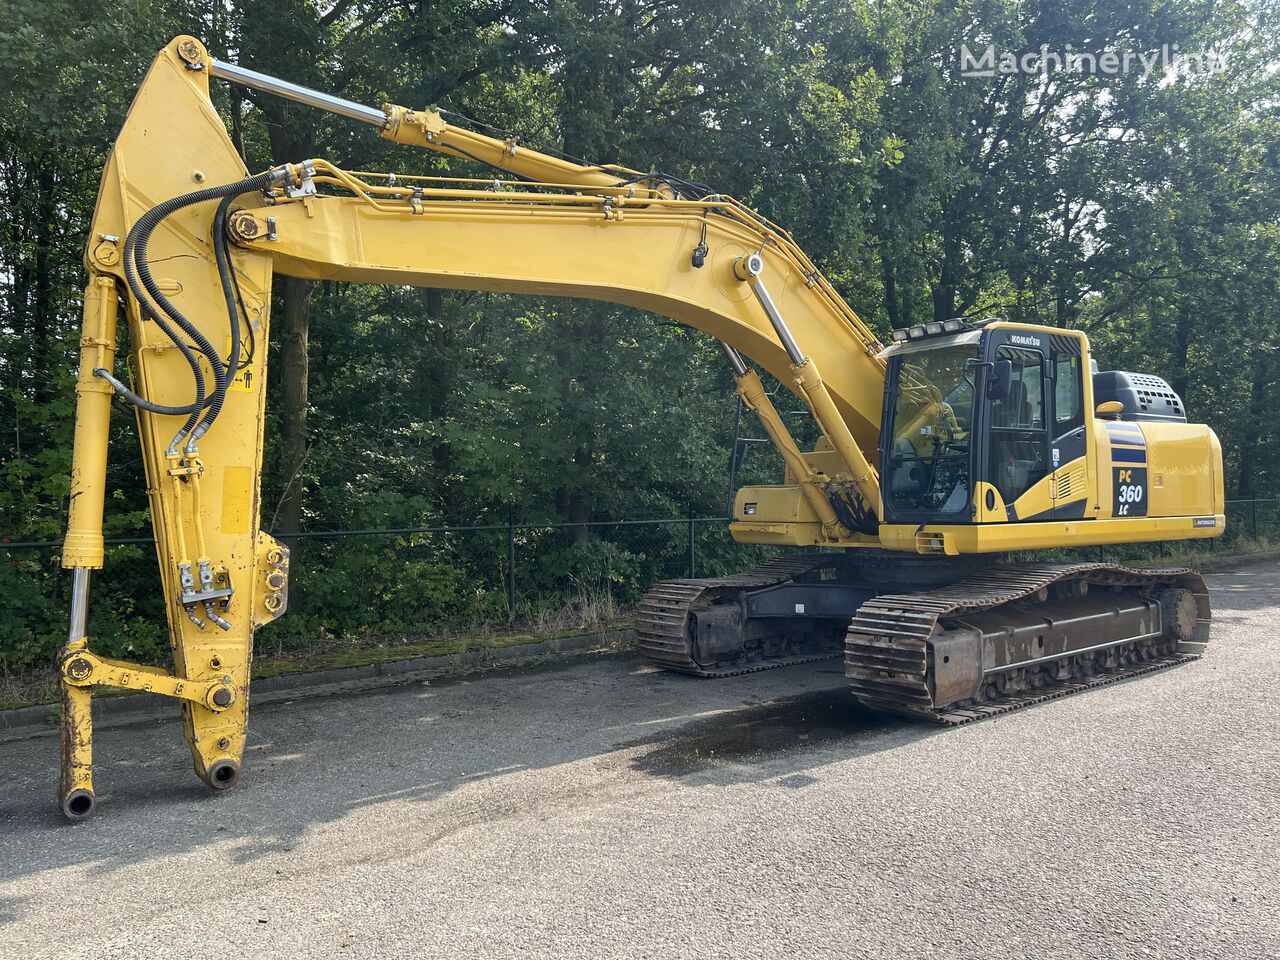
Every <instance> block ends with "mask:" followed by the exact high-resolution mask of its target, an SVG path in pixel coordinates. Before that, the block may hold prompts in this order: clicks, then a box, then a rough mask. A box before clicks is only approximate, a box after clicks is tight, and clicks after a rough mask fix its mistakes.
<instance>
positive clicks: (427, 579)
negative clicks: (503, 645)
mask: <svg viewBox="0 0 1280 960" xmlns="http://www.w3.org/2000/svg"><path fill="white" fill-rule="evenodd" d="M1226 509H1227V530H1226V533H1225V535H1224V536H1222V537H1219V538H1217V539H1214V540H1197V541H1170V542H1166V543H1152V544H1131V545H1123V546H1114V547H1106V548H1096V547H1091V548H1081V549H1076V550H1069V551H1068V550H1064V551H1058V553H1060V554H1062V555H1063V556H1064V557H1065V556H1070V557H1073V558H1079V559H1097V560H1111V561H1126V560H1127V561H1135V562H1156V563H1158V562H1160V561H1161V560H1162V559H1163V560H1170V559H1173V558H1181V557H1183V556H1186V555H1187V554H1188V553H1191V554H1194V555H1200V554H1207V553H1228V552H1234V551H1238V550H1241V549H1247V548H1250V547H1252V546H1253V545H1255V544H1257V545H1265V544H1266V543H1267V542H1268V541H1270V540H1273V539H1276V538H1278V537H1280V498H1267V499H1250V500H1230V501H1228V502H1227V508H1226ZM281 539H282V540H284V541H285V542H287V543H288V544H289V546H290V548H291V550H292V552H293V563H292V568H291V569H292V573H291V582H290V600H289V615H288V616H286V617H284V618H283V619H281V620H280V621H278V622H277V623H275V624H272V625H270V626H269V627H268V628H265V629H264V630H262V631H261V632H260V634H259V637H260V641H259V642H260V644H261V646H262V647H263V648H264V649H267V650H271V651H275V652H285V651H288V650H291V649H295V648H312V647H314V646H315V645H316V644H317V643H322V642H326V641H348V640H360V639H362V638H364V639H368V638H375V639H404V638H412V637H419V636H426V635H429V634H431V633H432V632H437V631H440V630H456V631H477V630H480V631H484V630H489V631H493V630H511V629H521V630H531V631H533V632H539V633H548V632H550V633H554V632H557V631H561V630H572V629H578V628H581V627H583V626H589V625H592V624H605V623H610V622H615V621H617V620H618V619H621V618H622V617H624V616H625V615H626V614H627V613H628V612H629V611H630V610H631V609H632V608H633V607H634V605H635V603H636V602H637V601H638V600H639V598H640V597H641V595H643V593H644V592H645V590H647V589H648V588H649V586H650V585H651V584H653V583H654V582H656V581H658V580H663V579H669V578H673V577H702V576H717V575H720V574H725V573H731V572H734V571H738V570H742V569H745V568H747V567H750V566H753V565H755V564H757V563H760V562H762V561H763V560H765V559H768V558H769V557H770V556H772V555H774V554H775V553H776V552H777V550H776V549H775V548H770V547H761V546H755V545H751V544H740V543H736V542H735V541H734V540H733V539H732V538H731V537H730V536H729V531H728V524H727V521H726V520H725V518H723V517H697V516H685V517H669V518H656V519H636V520H613V521H592V522H590V523H581V524H566V523H527V522H517V520H516V518H515V517H511V518H509V519H508V520H507V522H505V523H486V524H472V525H463V526H434V527H415V528H401V529H378V530H309V531H306V532H304V533H298V534H292V535H284V536H281ZM107 544H108V547H107V560H106V565H105V568H104V569H103V570H102V571H101V572H100V573H99V574H98V575H97V576H96V577H95V582H94V597H93V602H92V604H91V620H90V625H89V629H90V633H91V635H92V636H93V637H94V642H95V647H96V648H97V649H98V650H99V651H100V652H101V653H103V654H105V655H108V656H111V655H115V656H128V657H131V658H143V659H146V658H163V657H164V656H165V655H166V654H167V650H168V641H167V637H166V634H165V627H164V599H163V597H162V596H161V595H160V591H159V589H158V585H159V579H158V575H157V570H156V561H155V555H154V551H153V549H152V541H151V539H150V538H149V537H126V538H116V539H111V540H108V541H107ZM60 551H61V544H60V543H57V542H47V541H28V542H7V541H0V558H2V559H3V561H4V562H3V563H2V564H0V676H2V675H3V674H5V673H12V672H20V671H23V670H29V669H32V668H43V667H44V666H46V665H47V664H48V662H49V660H50V658H51V657H52V656H53V653H54V651H55V650H56V649H57V648H58V646H59V644H60V643H61V641H62V638H63V631H64V630H65V619H66V611H67V604H68V600H69V596H68V590H69V586H70V577H69V576H68V575H67V574H66V573H65V572H64V571H63V570H61V569H60V566H59V562H60Z"/></svg>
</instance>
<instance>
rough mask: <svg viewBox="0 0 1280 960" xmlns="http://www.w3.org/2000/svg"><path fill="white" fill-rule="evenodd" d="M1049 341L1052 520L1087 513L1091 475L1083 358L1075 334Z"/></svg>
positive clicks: (1078, 516) (1079, 516) (1076, 517)
mask: <svg viewBox="0 0 1280 960" xmlns="http://www.w3.org/2000/svg"><path fill="white" fill-rule="evenodd" d="M1049 341H1050V355H1049V359H1050V361H1051V364H1052V366H1051V369H1050V374H1051V379H1052V382H1053V389H1052V391H1051V396H1052V401H1053V403H1052V426H1051V429H1050V434H1051V440H1050V443H1049V464H1050V468H1051V469H1052V471H1053V473H1052V481H1051V483H1050V496H1051V498H1052V500H1053V519H1055V520H1071V519H1077V520H1078V519H1080V518H1082V517H1083V516H1084V508H1085V500H1086V498H1087V496H1088V477H1089V475H1088V470H1087V465H1086V462H1085V449H1086V438H1085V432H1084V431H1085V415H1084V414H1085V408H1084V402H1085V396H1084V358H1083V356H1082V354H1081V349H1080V340H1079V339H1077V338H1076V337H1067V336H1057V335H1054V336H1051V337H1049Z"/></svg>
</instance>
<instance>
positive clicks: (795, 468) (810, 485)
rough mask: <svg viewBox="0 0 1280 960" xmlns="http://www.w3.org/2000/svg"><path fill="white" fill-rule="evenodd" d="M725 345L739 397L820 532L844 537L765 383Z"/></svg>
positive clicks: (817, 479) (824, 495)
mask: <svg viewBox="0 0 1280 960" xmlns="http://www.w3.org/2000/svg"><path fill="white" fill-rule="evenodd" d="M724 349H725V353H727V354H728V355H729V362H730V363H731V364H733V371H734V376H735V379H736V380H737V385H738V396H740V397H741V398H742V402H743V403H744V404H745V405H746V407H747V409H748V410H751V411H753V412H754V413H755V415H756V416H757V417H759V418H760V423H761V425H762V426H763V427H764V432H765V433H767V434H768V435H769V439H770V440H771V441H773V445H774V447H775V448H776V449H777V451H778V453H780V454H781V455H782V459H783V461H784V462H785V463H786V465H787V467H788V468H789V469H790V470H791V472H792V474H794V475H795V477H796V478H797V479H798V480H799V481H800V490H801V493H803V494H804V498H805V500H807V501H808V502H809V506H810V507H812V508H813V512H814V513H815V514H817V517H818V520H819V521H820V522H821V523H822V532H823V533H825V534H826V535H827V536H828V537H830V538H831V539H832V540H844V539H847V538H848V537H849V536H850V535H851V534H852V531H850V530H848V529H847V528H845V527H844V525H843V524H841V523H840V521H839V519H838V518H837V517H836V512H835V509H834V508H833V507H832V506H831V501H830V500H828V499H827V497H826V494H825V493H823V492H822V490H820V489H819V486H820V485H821V484H822V481H821V480H820V479H819V478H818V477H817V476H816V475H815V474H814V472H813V468H812V467H810V466H809V464H808V462H807V461H806V460H805V458H804V454H802V453H801V452H800V447H799V446H797V445H796V442H795V439H794V438H793V437H792V436H791V433H790V431H789V430H787V426H786V424H784V423H783V422H782V417H780V416H779V415H778V411H777V409H776V408H775V407H774V405H773V402H772V401H771V400H770V399H769V394H768V393H767V392H766V391H765V389H764V384H763V383H761V382H760V377H759V375H757V374H756V372H755V371H754V370H751V369H750V368H748V367H747V365H746V364H745V363H743V361H742V357H740V356H739V355H738V351H737V350H735V349H733V347H731V346H729V345H728V344H727V343H726V344H724Z"/></svg>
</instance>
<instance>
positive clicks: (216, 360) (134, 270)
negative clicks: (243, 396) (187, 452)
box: [94, 170, 284, 437]
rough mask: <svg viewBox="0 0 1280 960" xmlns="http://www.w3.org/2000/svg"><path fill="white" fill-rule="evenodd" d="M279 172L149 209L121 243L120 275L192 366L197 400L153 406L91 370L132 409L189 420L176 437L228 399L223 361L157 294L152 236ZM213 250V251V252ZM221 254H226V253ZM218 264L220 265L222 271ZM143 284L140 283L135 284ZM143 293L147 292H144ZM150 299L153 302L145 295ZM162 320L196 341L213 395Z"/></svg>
mask: <svg viewBox="0 0 1280 960" xmlns="http://www.w3.org/2000/svg"><path fill="white" fill-rule="evenodd" d="M283 175H284V174H283V170H279V171H275V172H273V171H268V172H267V173H261V174H258V175H257V176H254V177H248V178H246V179H244V180H239V181H236V182H234V183H227V184H222V185H221V186H217V187H207V188H205V189H203V190H196V191H194V192H193V193H188V194H183V195H181V196H178V197H174V198H172V199H170V200H166V201H165V202H164V203H161V204H158V205H157V206H155V207H152V208H151V209H150V210H148V211H147V212H146V213H145V214H143V215H142V217H140V218H139V219H138V221H137V223H135V224H134V226H133V229H132V230H130V231H129V236H128V238H127V239H126V240H125V251H124V272H125V280H126V281H127V282H128V284H129V289H130V291H131V292H132V293H133V295H134V297H135V298H136V299H137V300H138V302H139V304H140V305H141V307H142V310H143V313H144V316H145V317H147V318H149V319H152V320H154V321H155V322H156V325H157V326H159V327H160V329H161V330H162V331H163V332H164V333H165V335H166V336H168V337H169V339H170V340H172V341H173V342H174V344H175V345H176V346H177V347H178V349H179V350H181V351H182V355H183V357H184V358H185V359H186V360H187V363H188V364H189V365H190V366H191V369H192V375H193V377H194V379H195V387H196V396H195V400H194V401H193V402H192V403H190V404H188V405H186V406H165V405H163V404H157V403H152V402H151V401H149V400H147V399H146V398H145V397H141V396H139V395H138V394H137V393H135V392H134V391H132V390H130V389H129V388H128V387H126V386H125V385H124V384H122V383H120V381H119V380H117V379H116V378H115V377H114V376H112V375H111V372H110V371H108V370H104V369H101V368H99V369H97V370H94V374H95V376H99V377H102V378H103V379H105V380H107V382H108V383H110V384H111V386H112V388H113V389H114V390H115V392H116V393H117V394H119V395H120V396H121V397H123V398H124V399H125V400H127V401H128V402H130V403H132V404H134V405H135V406H138V407H141V408H142V409H143V410H147V411H149V412H151V413H158V414H164V415H168V416H182V415H184V414H185V415H186V416H187V418H188V419H187V422H186V424H184V426H183V428H182V430H181V431H180V432H179V437H182V436H186V435H187V434H189V433H190V432H191V430H192V429H193V428H194V427H195V426H196V423H197V420H198V418H199V415H200V411H201V410H203V409H205V407H206V406H207V407H209V408H210V413H211V414H212V417H210V416H206V417H205V424H206V425H205V428H204V429H206V430H207V429H208V424H209V423H212V421H213V418H216V416H217V413H218V412H219V411H220V410H221V407H222V399H223V397H224V396H225V395H226V388H227V385H228V383H229V382H230V381H229V378H228V377H227V368H226V366H225V365H224V364H223V362H222V358H221V357H220V356H219V354H218V352H217V351H216V350H214V348H213V345H212V344H211V343H209V340H208V338H207V337H205V335H204V334H203V333H202V332H201V331H200V330H199V328H197V327H196V326H195V325H194V324H192V323H191V321H190V320H188V319H187V318H186V317H185V316H183V314H182V313H181V312H180V311H179V310H178V309H177V308H176V307H174V305H173V304H172V303H171V302H170V301H169V299H168V297H166V296H165V295H164V293H163V292H162V291H161V290H160V288H159V285H158V284H156V282H155V279H154V277H153V276H152V275H151V270H150V267H149V265H148V264H147V262H146V254H147V243H148V242H149V240H150V239H151V234H152V232H153V231H154V230H155V228H156V227H157V226H159V224H160V223H161V222H162V221H163V220H164V219H165V218H166V217H169V216H171V215H172V214H174V213H176V212H177V211H179V210H182V209H184V208H186V207H189V206H192V205H194V204H197V203H207V202H208V201H210V200H219V199H223V198H227V197H236V196H239V195H240V194H244V193H250V192H252V191H258V190H264V189H266V188H267V187H268V186H270V185H271V184H272V183H275V182H277V181H279V180H280V179H281V178H282V177H283ZM216 249H217V248H216V245H215V252H216ZM224 254H225V250H224ZM221 266H222V263H220V269H221ZM139 280H141V284H140V283H139ZM223 286H224V291H225V290H226V281H225V278H224V282H223ZM143 287H145V288H146V293H144V292H143ZM148 293H149V294H151V298H154V301H153V300H152V299H151V298H149V297H148V296H147V294H148ZM166 315H167V317H168V319H171V320H172V321H174V323H176V324H177V325H178V327H179V328H181V330H182V332H183V333H186V334H187V336H189V337H190V338H191V339H192V340H193V341H194V342H195V345H196V347H197V348H198V349H199V351H200V352H201V353H203V354H204V355H205V357H207V358H208V360H209V363H210V366H211V367H212V368H213V371H214V379H215V388H214V392H213V393H212V394H210V395H209V396H208V397H206V396H205V392H204V386H205V383H204V372H203V371H202V370H201V368H200V362H199V360H198V359H197V358H196V357H195V355H194V354H193V353H192V351H191V349H190V347H189V346H188V345H187V344H186V342H185V341H184V340H183V339H182V337H180V336H178V334H177V333H176V332H175V331H174V329H173V327H171V326H170V325H169V324H168V323H167V322H166V319H165V318H166ZM236 331H237V334H238V332H239V324H238V323H237V324H236Z"/></svg>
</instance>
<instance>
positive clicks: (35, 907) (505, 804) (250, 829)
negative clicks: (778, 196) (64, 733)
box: [0, 560, 1280, 960]
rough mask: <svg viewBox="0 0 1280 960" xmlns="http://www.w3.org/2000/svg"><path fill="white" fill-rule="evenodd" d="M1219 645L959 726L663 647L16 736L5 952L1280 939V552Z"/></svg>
mask: <svg viewBox="0 0 1280 960" xmlns="http://www.w3.org/2000/svg"><path fill="white" fill-rule="evenodd" d="M1209 580H1210V586H1211V589H1212V590H1213V593H1214V620H1215V626H1214V633H1213V640H1212V643H1211V646H1210V648H1209V651H1208V653H1207V654H1206V656H1205V657H1204V658H1203V659H1202V660H1200V661H1198V662H1196V663H1192V664H1188V665H1185V666H1181V667H1177V668H1174V669H1172V670H1166V671H1162V672H1159V673H1156V674H1152V675H1148V676H1146V677H1143V678H1139V679H1136V680H1133V681H1129V682H1126V683H1121V684H1116V685H1112V686H1109V687H1104V688H1100V689H1098V690H1094V691H1091V692H1089V693H1086V694H1082V695H1079V696H1075V697H1068V698H1065V699H1062V700H1057V701H1053V702H1050V703H1047V704H1044V705H1042V706H1039V707H1035V708H1033V709H1030V710H1025V711H1022V712H1020V713H1015V714H1010V715H1006V716H1001V717H997V718H995V719H993V720H988V721H984V722H982V723H977V724H972V725H968V726H965V727H960V728H956V729H952V730H942V729H939V728H934V727H931V726H924V725H918V724H913V723H910V722H907V721H903V720H899V719H896V718H887V717H882V716H877V715H874V714H871V713H868V712H866V711H863V710H862V709H860V708H859V707H858V706H857V705H856V704H855V703H854V702H853V700H852V698H851V697H850V695H849V694H848V692H847V688H846V685H845V681H844V678H843V673H842V670H841V667H840V664H839V661H829V662H824V663H818V664H811V665H806V666H803V667H796V668H789V669H786V670H779V671H774V672H769V673H759V674H751V675H747V676H744V677H739V678H734V679H730V680H724V681H699V680H694V679H691V678H687V677H681V676H675V675H671V674H666V673H661V672H657V671H653V670H651V669H650V668H648V667H647V666H645V665H644V664H643V663H642V661H641V660H640V659H639V658H637V657H634V656H632V655H629V654H628V655H619V656H610V657H600V658H593V659H589V660H578V661H575V662H573V663H570V664H564V665H552V666H544V667H538V668H531V669H523V670H519V669H512V670H507V671H498V672H495V673H492V674H486V675H484V676H481V677H476V678H471V679H461V680H450V681H443V682H432V683H413V684H407V685H405V686H401V687H395V688H390V689H382V690H377V691H370V692H366V693H358V694H347V695H342V696H336V697H333V698H329V699H312V700H300V701H297V702H293V703H290V702H279V703H272V704H268V705H266V706H263V707H261V708H260V709H257V710H256V711H254V713H253V716H252V719H251V726H252V730H251V738H250V744H251V745H250V749H249V752H248V756H247V758H246V764H245V767H246V769H245V777H244V781H243V782H242V783H241V785H240V786H239V787H237V788H236V789H235V790H234V791H232V792H231V793H230V794H228V795H226V796H216V795H212V794H210V793H209V792H208V791H207V790H206V789H205V788H204V787H203V786H202V785H201V784H200V783H199V782H198V781H197V780H196V779H195V776H194V774H192V773H191V770H190V758H189V756H188V755H187V752H186V748H185V746H184V744H183V742H182V736H181V729H180V726H179V725H178V724H177V723H176V722H174V721H154V720H149V721H145V722H140V723H137V724H132V725H128V726H122V727H117V728H114V729H109V730H104V731H103V732H102V734H101V736H100V738H99V739H98V743H97V758H96V759H97V772H96V779H97V785H98V793H99V799H100V801H101V807H100V813H99V815H98V816H97V817H96V818H95V819H94V820H92V821H90V822H88V823H86V824H82V825H78V826H74V827H73V826H68V825H64V824H63V823H62V821H61V818H60V816H59V814H58V813H57V810H56V806H55V802H54V793H55V779H56V765H57V742H56V739H53V738H37V739H31V740H22V741H15V742H12V743H5V744H0V769H2V770H3V771H4V776H3V778H2V779H0V958H3V960H9V958H14V960H17V958H22V960H29V958H30V960H34V958H46V957H47V958H72V957H86V958H95V960H96V958H106V957H122V958H123V957H128V958H134V957H141V956H146V957H149V958H151V957H154V958H161V957H175V958H177V957H192V956H196V955H207V954H209V953H210V952H213V953H217V954H227V955H233V956H236V957H237V958H258V957H272V958H279V957H289V958H303V957H325V958H329V957H358V958H364V957H368V958H375V957H376V958H399V957H404V958H410V957H412V958H419V957H484V958H495V957H580V956H592V957H595V956H600V957H627V958H632V957H651V956H653V957H690V958H695V957H696V958H703V957H726V958H735V960H736V958H749V957H761V958H765V957H769V958H772V957H780V956H787V957H904V958H906V957H919V956H931V957H945V958H952V957H954V958H957V960H959V958H966V960H967V958H979V957H980V958H1005V957H1008V958H1014V957H1017V958H1022V957H1036V958H1076V957H1085V956H1088V957H1117V958H1120V957H1123V958H1128V957H1133V958H1146V957H1168V958H1174V957H1178V958H1181V957H1187V958H1192V957H1194V958H1197V960H1201V958H1216V957H1231V958H1235V957H1239V958H1257V957H1269V956H1276V955H1280V892H1278V891H1280V853H1277V849H1278V844H1277V841H1278V840H1280V800H1278V799H1277V788H1278V786H1280V747H1277V743H1276V737H1277V734H1280V722H1278V714H1280V707H1278V706H1277V697H1276V693H1275V691H1276V689H1277V681H1278V680H1280V676H1278V674H1280V563H1278V562H1277V561H1275V560H1268V561H1265V562H1254V563H1247V564H1242V565H1240V566H1238V567H1236V568H1234V569H1230V570H1224V571H1221V572H1218V573H1214V574H1212V575H1211V576H1210V577H1209Z"/></svg>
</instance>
